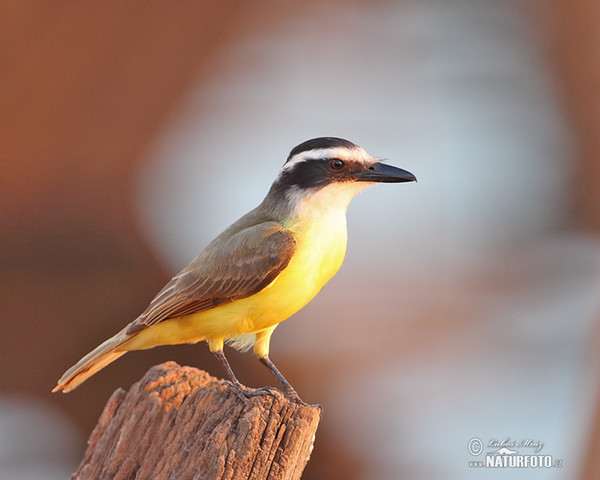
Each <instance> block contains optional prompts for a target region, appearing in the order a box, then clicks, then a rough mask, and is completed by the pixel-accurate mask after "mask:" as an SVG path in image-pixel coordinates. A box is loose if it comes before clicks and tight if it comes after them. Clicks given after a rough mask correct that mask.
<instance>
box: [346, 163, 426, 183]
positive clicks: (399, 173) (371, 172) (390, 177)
mask: <svg viewBox="0 0 600 480" xmlns="http://www.w3.org/2000/svg"><path fill="white" fill-rule="evenodd" d="M356 180H357V181H359V182H379V183H400V182H416V181H417V177H415V176H414V175H413V174H412V173H410V172H407V171H406V170H402V169H401V168H398V167H393V166H392V165H386V164H385V163H379V162H377V163H374V164H372V165H371V166H370V167H369V168H368V169H367V170H363V171H362V172H357V173H356Z"/></svg>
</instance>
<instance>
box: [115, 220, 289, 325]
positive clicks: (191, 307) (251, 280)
mask: <svg viewBox="0 0 600 480" xmlns="http://www.w3.org/2000/svg"><path fill="white" fill-rule="evenodd" d="M295 251H296V240H295V239H294V237H293V236H292V235H291V234H290V233H288V232H285V231H284V230H283V229H282V228H281V225H280V224H279V223H276V222H263V223H259V224H258V225H254V226H251V227H249V228H244V229H242V230H241V231H239V232H237V233H235V234H232V235H230V236H227V237H223V236H221V237H219V238H217V239H216V240H215V241H214V242H212V243H211V244H210V245H209V246H208V247H207V248H206V249H204V250H203V251H202V252H201V253H200V254H199V255H198V256H197V257H196V258H195V259H194V260H193V261H192V262H191V263H190V264H189V265H188V266H187V267H186V268H184V269H183V270H182V271H181V272H180V273H178V274H177V275H175V276H174V277H173V278H172V279H171V281H169V283H167V284H166V285H165V286H164V288H163V289H162V290H161V291H160V292H158V294H157V295H156V297H154V299H153V300H152V301H151V302H150V305H148V308H147V309H146V310H145V311H144V313H142V314H141V315H140V316H139V317H138V318H137V319H136V320H135V321H134V322H132V323H131V324H130V325H129V327H128V329H127V334H134V333H135V332H137V331H139V330H142V329H144V328H146V327H148V326H151V325H155V324H157V323H159V322H162V321H164V320H166V319H169V318H177V317H182V316H184V315H190V314H192V313H197V312H201V311H204V310H208V309H210V308H214V307H215V306H218V305H222V304H224V303H229V302H232V301H234V300H239V299H242V298H246V297H249V296H251V295H254V294H255V293H258V292H260V291H261V290H262V289H263V288H265V287H266V286H267V285H269V284H270V283H271V282H272V281H273V280H275V278H277V276H278V275H279V274H280V273H281V271H282V270H283V269H284V268H285V267H287V265H288V264H289V262H290V260H291V258H292V256H293V255H294V252H295Z"/></svg>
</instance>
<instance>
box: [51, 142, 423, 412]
mask: <svg viewBox="0 0 600 480" xmlns="http://www.w3.org/2000/svg"><path fill="white" fill-rule="evenodd" d="M416 180H417V179H416V177H415V176H414V175H413V174H412V173H410V172H408V171H406V170H403V169H401V168H398V167H395V166H391V165H388V164H386V163H383V161H382V160H381V159H378V158H375V157H372V156H371V155H369V154H368V153H367V152H366V151H365V150H364V149H363V148H361V147H359V146H358V145H356V144H354V143H352V142H350V141H348V140H345V139H343V138H338V137H318V138H313V139H310V140H307V141H305V142H303V143H300V144H299V145H297V146H296V147H294V148H293V149H292V150H291V152H290V153H289V155H288V157H287V160H286V161H285V163H284V164H283V166H282V167H281V169H280V170H279V173H278V174H277V177H276V178H275V181H274V182H273V184H272V185H271V188H270V189H269V191H268V193H267V195H266V196H265V198H264V200H263V201H262V202H261V203H260V205H258V207H256V208H255V209H253V210H251V211H250V212H249V213H247V214H246V215H244V216H242V217H241V218H240V219H239V220H237V221H236V222H235V223H233V224H232V225H231V226H229V227H228V228H227V229H225V230H224V231H223V232H222V233H221V234H220V235H218V236H217V237H216V238H215V239H214V240H213V241H212V242H210V243H209V244H208V245H207V246H206V247H205V248H204V249H203V250H202V251H201V252H200V253H199V254H198V255H197V256H196V257H195V258H194V259H193V260H192V261H191V263H190V264H189V265H188V266H186V267H185V268H184V269H183V270H181V271H180V272H179V273H178V274H177V275H175V276H174V277H173V278H172V279H171V280H170V281H169V282H168V283H167V284H166V285H165V286H164V287H163V288H162V290H160V291H159V292H158V294H157V295H156V296H155V297H154V298H153V300H152V301H151V302H150V304H149V305H148V307H147V308H146V310H145V311H144V312H143V313H142V314H141V315H140V316H139V317H137V318H136V319H135V320H133V321H132V322H131V323H129V324H128V325H126V326H125V327H124V328H123V329H122V330H121V331H119V332H118V333H117V334H116V335H114V336H113V337H111V338H109V339H108V340H106V341H105V342H104V343H102V344H101V345H99V346H98V347H97V348H95V349H94V350H92V351H91V352H90V353H88V354H87V355H86V356H84V357H83V358H82V359H81V360H79V362H77V363H76V364H75V365H74V366H73V367H71V368H70V369H69V370H67V371H66V372H65V374H64V375H63V376H62V377H61V378H60V380H59V381H58V384H57V386H56V387H55V388H54V389H53V392H57V391H63V392H65V393H66V392H69V391H71V390H73V389H74V388H76V387H77V386H79V385H80V384H81V383H82V382H84V381H85V380H87V379H88V378H89V377H91V376H92V375H94V374H95V373H97V372H98V371H99V370H101V369H102V368H104V367H105V366H107V365H108V364H109V363H112V362H113V361H115V360H116V359H117V358H119V357H121V356H122V355H124V354H125V353H126V352H129V351H134V350H144V349H149V348H153V347H155V346H159V345H173V344H183V343H192V344H193V343H197V342H200V341H205V342H206V343H208V347H209V349H210V351H211V352H212V353H213V354H214V355H215V356H216V358H217V359H218V360H219V362H220V363H221V364H222V366H223V368H224V369H225V372H226V373H227V375H228V376H229V379H230V380H231V384H230V385H231V386H232V387H233V389H234V391H235V393H236V394H237V395H238V396H239V397H240V398H241V399H242V400H246V399H247V398H249V397H251V396H253V395H261V394H264V393H265V390H268V388H267V387H263V388H258V389H255V388H250V387H247V386H245V385H244V384H242V383H241V382H240V381H239V380H238V379H237V377H236V376H235V374H234V372H233V370H232V369H231V366H230V365H229V362H228V361H227V358H226V357H225V354H224V351H223V347H224V344H228V345H230V346H231V347H233V348H235V349H237V350H240V351H248V350H250V349H251V348H253V350H254V354H255V355H256V357H257V358H258V359H259V360H260V362H261V363H263V364H264V365H265V366H266V367H267V368H268V369H269V370H270V371H271V373H272V374H273V375H274V377H275V379H276V380H277V381H278V382H279V384H280V385H281V386H282V387H283V390H284V392H283V394H284V395H285V396H286V397H287V398H289V399H291V400H293V401H295V402H299V403H304V402H303V401H302V400H301V399H300V397H299V395H298V393H297V392H296V390H295V389H294V388H293V387H292V385H291V384H290V382H288V380H287V379H286V378H285V377H284V376H283V374H282V373H281V372H280V371H279V369H278V368H277V367H276V366H275V364H274V363H273V362H272V361H271V359H270V357H269V345H270V339H271V335H272V334H273V331H274V330H275V328H277V326H278V325H279V323H281V322H282V321H284V320H286V319H287V318H289V317H290V316H292V315H293V314H294V313H296V312H297V311H298V310H300V309H301V308H302V307H304V306H305V305H306V304H307V303H308V302H310V301H311V300H312V299H313V297H314V296H315V295H316V294H317V293H318V292H319V291H320V290H321V289H322V288H323V287H324V286H325V284H326V283H327V282H328V281H329V280H330V279H331V278H332V277H333V276H334V275H335V274H336V273H337V271H338V270H339V268H340V267H341V265H342V262H343V260H344V257H345V254H346V245H347V227H346V210H347V207H348V204H349V203H350V201H351V200H352V198H353V197H354V196H355V195H356V194H358V193H359V192H360V191H362V190H363V189H365V188H366V187H368V186H369V185H373V184H376V183H400V182H413V181H416ZM267 393H268V392H267Z"/></svg>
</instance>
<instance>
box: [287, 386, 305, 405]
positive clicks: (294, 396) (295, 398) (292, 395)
mask: <svg viewBox="0 0 600 480" xmlns="http://www.w3.org/2000/svg"><path fill="white" fill-rule="evenodd" d="M285 397H286V398H287V399H288V400H290V401H292V402H294V403H297V404H298V405H302V406H305V407H306V406H308V403H306V402H305V401H304V400H302V399H301V398H300V396H299V395H298V393H297V392H296V390H294V389H293V388H291V387H290V388H288V389H287V390H286V391H285Z"/></svg>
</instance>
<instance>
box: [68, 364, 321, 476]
mask: <svg viewBox="0 0 600 480" xmlns="http://www.w3.org/2000/svg"><path fill="white" fill-rule="evenodd" d="M228 385H229V384H228V382H225V381H224V380H218V379H216V378H214V377H211V376H210V375H208V374H207V373H206V372H203V371H201V370H197V369H195V368H191V367H180V366H179V365H177V364H176V363H174V362H167V363H163V364H161V365H158V366H155V367H153V368H151V369H150V370H149V371H148V372H147V373H146V375H145V376H144V377H143V378H142V379H141V380H140V381H139V382H137V383H135V384H134V385H133V386H132V387H131V389H130V390H129V392H125V391H124V390H122V389H118V390H116V391H115V392H114V393H113V395H112V396H111V397H110V399H109V401H108V403H107V404H106V407H105V408H104V412H103V413H102V415H101V417H100V419H99V421H98V424H97V425H96V428H95V429H94V431H93V432H92V435H91V436H90V439H89V440H88V448H87V451H86V453H85V456H84V458H83V460H82V462H81V465H80V466H79V468H78V470H77V472H76V473H75V474H73V477H72V478H73V479H78V480H83V479H96V480H99V479H118V480H129V479H136V480H142V479H155V480H160V479H179V480H185V479H202V480H213V479H214V480H217V479H218V480H221V479H229V480H238V479H269V480H279V479H298V478H300V476H301V475H302V471H303V470H304V467H305V466H306V463H307V462H308V459H309V456H310V452H311V451H312V448H313V443H314V439H315V433H316V430H317V426H318V423H319V420H320V417H321V410H320V408H319V407H316V406H304V405H298V404H295V403H293V402H290V401H289V400H287V399H286V398H285V397H283V395H282V394H278V395H276V397H274V396H271V395H264V396H257V397H252V398H250V399H249V407H248V408H246V407H245V406H244V404H243V403H242V402H241V401H240V399H239V398H238V397H237V396H236V395H235V393H234V392H233V391H232V390H231V389H230V387H229V386H228Z"/></svg>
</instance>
